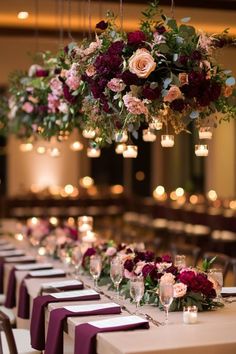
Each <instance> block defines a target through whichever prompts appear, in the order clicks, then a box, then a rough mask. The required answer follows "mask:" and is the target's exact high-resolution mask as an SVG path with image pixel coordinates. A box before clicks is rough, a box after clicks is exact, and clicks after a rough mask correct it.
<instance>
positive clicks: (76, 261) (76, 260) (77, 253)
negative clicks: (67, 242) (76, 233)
mask: <svg viewBox="0 0 236 354" xmlns="http://www.w3.org/2000/svg"><path fill="white" fill-rule="evenodd" d="M82 260H83V254H82V251H81V247H80V246H79V245H76V246H74V247H73V249H72V254H71V262H72V264H73V265H74V274H75V278H76V279H78V278H79V270H80V266H81V264H82Z"/></svg>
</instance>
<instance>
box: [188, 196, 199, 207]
mask: <svg viewBox="0 0 236 354" xmlns="http://www.w3.org/2000/svg"><path fill="white" fill-rule="evenodd" d="M189 201H190V203H191V204H193V205H195V204H197V203H198V196H197V195H195V194H192V195H190V197H189Z"/></svg>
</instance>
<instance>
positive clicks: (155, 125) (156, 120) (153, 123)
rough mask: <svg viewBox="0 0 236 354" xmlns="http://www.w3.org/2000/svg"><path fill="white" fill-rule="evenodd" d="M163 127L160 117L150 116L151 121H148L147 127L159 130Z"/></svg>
mask: <svg viewBox="0 0 236 354" xmlns="http://www.w3.org/2000/svg"><path fill="white" fill-rule="evenodd" d="M162 127H163V123H162V121H161V119H160V118H158V117H152V120H151V122H150V123H149V128H150V129H154V130H161V129H162Z"/></svg>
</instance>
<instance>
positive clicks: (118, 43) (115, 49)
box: [107, 41, 124, 55]
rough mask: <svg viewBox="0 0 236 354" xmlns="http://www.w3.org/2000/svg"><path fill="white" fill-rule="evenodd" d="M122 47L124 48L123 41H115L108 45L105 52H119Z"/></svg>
mask: <svg viewBox="0 0 236 354" xmlns="http://www.w3.org/2000/svg"><path fill="white" fill-rule="evenodd" d="M123 48H124V42H123V41H116V42H113V43H112V44H111V45H110V47H109V48H108V51H107V52H108V53H109V54H112V55H114V54H115V55H116V54H121V52H122V50H123Z"/></svg>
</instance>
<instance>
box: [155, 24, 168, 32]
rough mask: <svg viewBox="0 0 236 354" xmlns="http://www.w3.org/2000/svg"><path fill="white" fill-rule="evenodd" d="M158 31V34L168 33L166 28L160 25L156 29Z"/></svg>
mask: <svg viewBox="0 0 236 354" xmlns="http://www.w3.org/2000/svg"><path fill="white" fill-rule="evenodd" d="M156 31H157V32H158V34H163V33H165V32H166V28H165V27H164V26H162V25H159V26H157V27H156Z"/></svg>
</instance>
